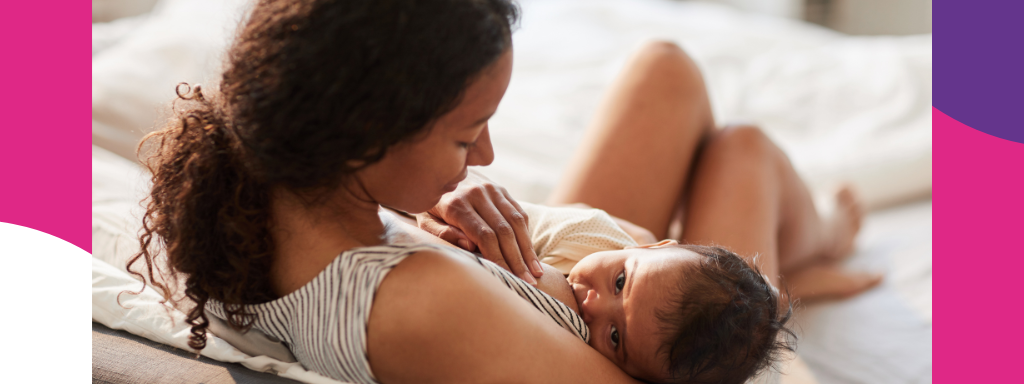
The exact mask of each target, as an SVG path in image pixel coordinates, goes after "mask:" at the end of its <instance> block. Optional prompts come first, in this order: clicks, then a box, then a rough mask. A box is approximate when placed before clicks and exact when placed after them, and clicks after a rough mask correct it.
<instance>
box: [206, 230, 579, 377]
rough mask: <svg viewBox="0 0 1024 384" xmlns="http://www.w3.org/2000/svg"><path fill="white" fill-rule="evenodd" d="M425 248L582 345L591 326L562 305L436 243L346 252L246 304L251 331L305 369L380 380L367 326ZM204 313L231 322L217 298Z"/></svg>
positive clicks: (491, 266) (483, 262) (497, 269)
mask: <svg viewBox="0 0 1024 384" xmlns="http://www.w3.org/2000/svg"><path fill="white" fill-rule="evenodd" d="M421 251H437V252H441V253H445V254H448V255H454V256H457V257H469V258H472V259H473V260H475V261H476V262H477V263H479V264H480V266H481V267H483V268H484V269H486V270H487V271H489V272H490V273H491V275H492V276H494V277H495V278H496V279H498V280H499V281H501V282H502V283H503V284H504V285H505V286H507V287H508V288H509V289H511V290H513V291H514V292H516V293H517V294H518V295H519V296H520V297H522V298H523V299H525V300H526V301H528V302H529V303H530V304H532V305H533V306H534V308H537V310H539V311H541V312H542V313H545V314H547V315H548V316H549V317H550V318H551V320H552V321H554V322H555V323H557V324H558V325H559V326H561V327H562V328H565V329H566V330H568V331H569V332H571V333H572V334H574V335H576V336H577V337H579V338H580V339H581V340H583V341H584V342H588V341H589V340H590V331H589V329H588V328H587V326H586V324H584V323H583V319H582V318H581V317H580V316H579V315H578V314H576V312H573V311H572V310H571V309H569V307H567V306H566V305H565V304H562V303H561V302H559V301H558V300H555V299H554V298H552V297H551V296H549V295H548V294H546V293H544V292H541V291H540V290H539V289H537V288H535V287H533V286H531V285H529V284H527V283H526V282H524V281H523V280H521V279H519V278H518V277H516V276H515V275H513V274H512V273H510V272H508V271H506V270H504V269H502V268H501V267H499V266H498V265H497V264H494V263H492V262H490V261H489V260H485V259H481V258H478V257H476V256H475V255H474V254H472V253H469V252H466V251H464V250H461V249H456V248H450V247H443V246H435V245H428V244H424V245H381V246H374V247H363V248H356V249H352V250H349V251H346V252H343V253H342V254H341V255H339V256H338V257H337V258H335V259H334V261H332V262H331V264H329V265H328V266H327V268H324V270H323V271H321V272H320V274H319V275H317V276H316V277H315V278H313V280H312V281H310V282H309V283H307V284H306V285H304V286H302V287H301V288H299V289H298V290H296V291H295V292H292V293H290V294H288V295H285V296H284V297H281V298H278V299H276V300H273V301H269V302H266V303H262V304H253V305H247V306H246V310H247V311H248V312H250V313H254V314H255V315H256V320H255V322H254V324H253V328H256V329H258V330H260V331H262V332H263V333H266V334H267V335H269V336H273V337H275V338H277V339H278V340H281V341H282V342H283V343H284V344H285V345H286V346H287V347H288V349H290V350H291V352H292V354H293V355H295V358H296V359H297V360H298V361H299V363H301V364H302V365H303V366H304V367H305V368H306V369H308V370H311V371H314V372H317V373H319V374H321V375H324V376H327V377H330V378H333V379H336V380H340V381H345V382H353V383H377V380H376V378H375V377H374V375H373V372H371V371H370V362H369V361H368V360H367V358H366V326H367V321H368V320H369V318H370V307H371V306H372V305H373V297H374V294H375V293H376V292H377V287H379V286H380V283H381V281H383V280H384V277H385V276H387V274H388V272H389V271H391V269H392V268H394V267H395V266H396V265H398V263H400V262H402V260H404V259H405V258H406V257H407V256H409V255H411V254H413V253H416V252H421ZM206 311H207V313H210V314H213V315H214V316H216V317H218V318H220V319H227V316H226V315H225V313H224V311H223V307H222V305H221V303H220V302H218V301H215V300H210V301H209V302H207V304H206Z"/></svg>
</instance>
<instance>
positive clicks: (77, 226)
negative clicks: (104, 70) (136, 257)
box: [0, 1, 92, 251]
mask: <svg viewBox="0 0 1024 384" xmlns="http://www.w3.org/2000/svg"><path fill="white" fill-rule="evenodd" d="M90 6H91V3H90V2H89V1H65V2H59V3H57V4H55V3H53V2H48V1H9V2H4V6H3V8H4V9H3V11H2V12H0V36H2V37H0V39H2V40H3V55H2V57H3V60H0V71H2V73H3V74H4V75H3V79H4V81H3V91H2V92H0V115H2V116H3V120H2V122H0V132H2V134H0V222H6V223H11V224H17V225H21V226H24V227H29V228H32V229H36V230H39V231H42V232H45V233H48V234H51V235H54V236H56V237H59V238H61V239H64V240H66V241H68V242H70V243H72V244H74V245H76V246H78V247H80V248H82V249H84V250H86V251H91V249H92V244H91V243H92V237H91V235H90V227H91V225H90V217H91V216H90V212H91V209H90V200H91V199H90V196H92V192H91V189H90V184H91V183H90V182H89V180H90V175H91V174H92V172H91V161H90V158H91V157H90V150H91V147H90V145H89V144H90V142H91V137H92V136H91V135H90V130H91V129H92V128H91V124H90V120H91V118H90V116H91V106H90V103H89V100H90V98H91V96H90V84H91V81H90V79H91V74H90V68H91V46H92V45H91V40H90V36H91V31H92V28H91V26H90V22H91V20H90V16H89V15H90V13H91V8H90Z"/></svg>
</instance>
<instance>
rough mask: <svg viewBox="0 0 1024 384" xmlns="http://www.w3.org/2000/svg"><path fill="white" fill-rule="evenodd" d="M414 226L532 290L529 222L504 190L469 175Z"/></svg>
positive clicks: (534, 271)
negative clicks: (476, 255) (494, 266)
mask: <svg viewBox="0 0 1024 384" xmlns="http://www.w3.org/2000/svg"><path fill="white" fill-rule="evenodd" d="M416 223H417V224H418V225H419V227H420V228H421V229H423V230H425V231H427V232H430V233H431V234H433V235H434V236H437V237H440V238H441V239H443V240H445V241H447V242H449V243H452V244H454V245H456V246H458V247H459V248H462V249H465V250H467V251H471V252H472V251H476V250H477V249H479V251H480V253H481V254H482V255H483V257H484V258H485V259H487V260H490V261H493V262H495V263H497V264H498V265H500V266H502V267H503V268H505V269H507V270H509V271H511V272H512V273H514V274H515V275H516V276H519V277H520V278H522V279H523V280H525V281H526V282H528V283H530V284H533V285H536V284H537V280H536V278H539V277H541V276H543V275H544V269H543V267H541V265H540V261H538V260H537V254H536V253H534V252H533V244H532V243H531V242H530V231H529V226H528V224H529V218H528V217H527V216H526V211H524V210H523V208H522V207H520V206H519V204H518V203H516V201H515V199H513V198H512V196H510V195H509V194H508V191H506V190H505V188H503V187H501V186H500V185H497V184H495V183H494V182H492V181H490V180H488V179H487V178H486V177H484V176H483V175H480V174H478V173H476V172H474V171H472V170H471V171H470V172H469V176H467V177H466V179H465V180H463V181H462V182H461V183H459V187H458V188H457V189H456V190H455V191H453V192H450V193H446V194H445V195H444V196H442V197H441V201H440V202H438V203H437V205H435V206H434V208H431V209H430V210H429V211H427V212H424V213H421V214H418V215H416Z"/></svg>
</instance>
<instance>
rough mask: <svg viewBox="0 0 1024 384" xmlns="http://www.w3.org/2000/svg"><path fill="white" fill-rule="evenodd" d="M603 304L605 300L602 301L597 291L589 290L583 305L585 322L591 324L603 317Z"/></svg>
mask: <svg viewBox="0 0 1024 384" xmlns="http://www.w3.org/2000/svg"><path fill="white" fill-rule="evenodd" d="M602 304H603V300H601V296H600V295H598V294H597V290H594V289H591V290H588V291H587V298H586V299H583V305H582V307H583V322H585V323H587V324H590V322H591V321H594V319H597V318H600V317H602V316H603V315H604V312H605V308H604V307H605V306H604V305H602Z"/></svg>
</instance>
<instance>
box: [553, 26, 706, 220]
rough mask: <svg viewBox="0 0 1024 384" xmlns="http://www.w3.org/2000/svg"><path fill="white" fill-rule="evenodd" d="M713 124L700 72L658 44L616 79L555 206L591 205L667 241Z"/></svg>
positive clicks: (558, 189) (566, 175) (681, 55)
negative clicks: (696, 154)
mask: <svg viewBox="0 0 1024 384" xmlns="http://www.w3.org/2000/svg"><path fill="white" fill-rule="evenodd" d="M713 125H714V121H713V119H712V117H711V107H710V104H709V103H708V96H707V91H706V90H705V89H704V80H703V79H702V77H701V74H700V70H699V69H698V68H697V66H696V65H695V64H694V63H693V61H692V60H691V59H690V58H689V57H688V56H687V55H686V53H685V52H683V51H682V50H681V49H680V48H679V47H678V46H676V45H675V44H672V43H667V42H652V43H649V44H647V45H646V46H645V47H644V48H643V49H641V50H640V52H639V53H637V54H636V55H635V56H634V57H633V59H632V61H631V62H630V64H629V65H627V67H626V69H625V70H624V71H623V73H622V75H620V77H619V78H618V79H617V80H616V82H615V84H614V85H613V87H612V89H611V90H610V91H609V93H608V95H607V96H606V98H605V100H604V102H603V104H602V105H601V107H600V109H599V110H598V113H597V116H596V117H595V119H594V121H593V123H592V124H591V126H590V127H589V129H588V130H587V132H586V134H585V136H584V138H583V141H582V143H581V144H580V146H579V149H577V150H576V153H575V155H574V156H573V158H572V160H571V161H570V163H569V166H568V167H567V168H566V170H565V172H564V174H563V176H562V178H561V181H560V183H559V185H558V186H557V187H556V188H555V191H554V192H553V193H552V196H551V197H550V199H549V200H548V203H549V204H552V205H560V204H571V203H585V204H588V205H590V206H592V207H595V208H600V209H604V210H605V211H608V213H610V214H611V215H613V216H617V217H620V218H623V219H625V220H627V221H630V222H632V223H635V224H637V225H639V226H641V227H644V228H646V229H648V230H650V231H651V232H653V233H654V235H655V236H656V237H657V238H659V239H662V238H665V237H666V233H667V232H668V227H669V221H670V220H671V219H672V216H673V214H674V213H675V210H676V209H677V208H678V207H681V206H682V204H681V201H680V196H681V195H682V193H683V191H684V189H685V188H686V181H687V179H688V174H689V171H690V166H691V164H692V163H693V159H694V153H695V152H696V149H697V147H698V145H699V144H700V142H701V141H702V140H703V138H704V137H705V136H706V135H707V134H708V133H709V132H710V131H711V127H712V126H713Z"/></svg>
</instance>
